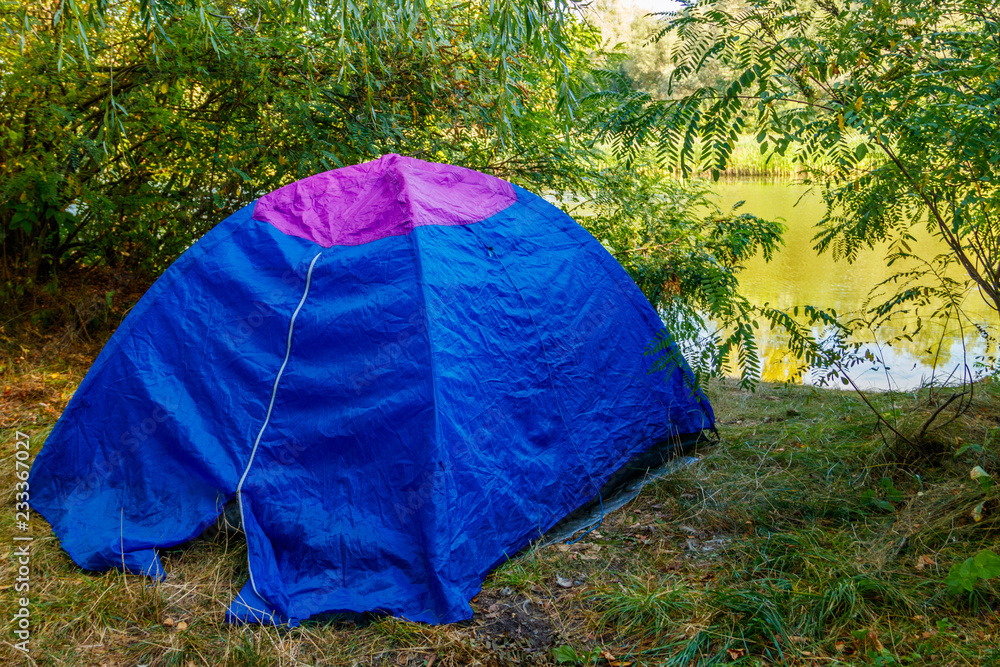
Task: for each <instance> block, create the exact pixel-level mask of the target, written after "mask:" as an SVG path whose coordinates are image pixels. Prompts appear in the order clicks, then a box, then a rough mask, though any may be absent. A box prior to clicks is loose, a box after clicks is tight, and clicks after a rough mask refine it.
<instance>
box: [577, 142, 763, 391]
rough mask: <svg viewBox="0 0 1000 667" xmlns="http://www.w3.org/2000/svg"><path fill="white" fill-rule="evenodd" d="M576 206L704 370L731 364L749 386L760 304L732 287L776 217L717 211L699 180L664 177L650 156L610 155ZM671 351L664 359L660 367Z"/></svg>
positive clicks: (756, 364) (663, 345)
mask: <svg viewBox="0 0 1000 667" xmlns="http://www.w3.org/2000/svg"><path fill="white" fill-rule="evenodd" d="M582 180H583V182H582V191H581V192H580V193H579V196H580V197H581V199H580V200H578V202H577V206H576V208H574V209H573V214H574V216H575V217H576V219H577V220H578V221H579V222H580V224H582V225H583V226H584V227H586V228H587V229H588V230H589V231H590V232H591V233H592V234H593V235H594V236H595V237H596V238H597V239H598V240H599V241H601V243H602V244H604V246H605V247H606V248H607V249H608V251H609V252H611V254H612V255H613V256H614V257H615V259H617V260H618V261H619V262H620V263H621V265H622V266H623V267H624V268H625V270H626V271H628V272H629V275H630V276H631V277H632V279H633V280H635V282H636V284H637V285H638V286H639V288H640V289H642V291H643V293H644V294H645V295H646V297H647V298H648V299H649V300H650V302H651V303H652V304H653V305H654V307H656V308H657V310H658V311H659V312H660V314H661V316H662V317H663V318H664V320H665V321H667V322H669V326H670V331H671V334H672V337H673V338H672V339H671V338H666V337H665V338H663V339H662V340H660V341H658V343H657V345H656V346H655V347H654V349H653V352H655V353H660V352H662V351H663V350H665V349H667V348H668V347H669V346H670V343H671V341H672V340H676V341H677V342H678V343H679V345H680V347H681V348H682V352H683V353H684V354H685V356H686V357H687V358H688V360H689V361H690V362H691V363H692V367H693V368H694V370H695V372H696V373H697V374H699V375H701V376H705V375H708V374H714V373H721V372H723V371H726V370H733V371H735V372H736V373H737V374H739V375H740V376H741V377H742V378H743V380H744V382H745V383H746V384H747V385H752V384H753V383H754V382H755V381H756V378H757V377H758V376H759V374H760V359H759V357H758V355H757V349H756V343H755V342H754V336H753V328H754V327H753V325H752V324H751V322H752V319H753V317H754V316H755V314H757V312H758V311H757V309H755V307H754V306H752V305H751V304H750V303H749V302H748V301H747V300H746V299H745V298H744V297H743V296H742V295H741V294H740V292H739V274H740V271H741V270H742V269H743V263H744V262H746V261H747V260H748V259H749V258H751V257H753V256H754V255H755V254H756V253H758V252H760V253H763V254H764V256H765V257H767V258H770V257H771V256H772V255H773V253H774V252H775V250H776V249H777V248H778V246H779V245H780V243H781V232H782V229H783V227H782V225H780V224H779V223H776V222H769V221H765V220H762V219H760V218H757V217H755V216H752V215H746V214H740V213H739V212H738V207H734V209H733V210H731V211H721V210H720V209H719V208H718V207H717V206H716V205H715V204H714V203H713V201H712V199H711V198H710V190H709V188H708V187H707V186H706V185H705V184H703V183H683V182H680V181H677V180H674V179H672V178H669V177H666V176H665V175H664V174H663V173H662V172H661V171H659V170H657V169H655V168H654V167H653V166H652V165H650V164H649V163H648V162H639V161H635V162H633V163H632V164H631V165H625V164H622V163H619V162H616V161H614V160H613V159H609V161H608V162H606V163H605V164H602V165H599V167H598V168H597V169H595V170H593V171H591V172H589V173H587V174H585V175H584V177H583V179H582ZM676 361H677V360H676V359H661V365H662V367H666V366H668V365H670V364H676Z"/></svg>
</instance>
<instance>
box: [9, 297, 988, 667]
mask: <svg viewBox="0 0 1000 667" xmlns="http://www.w3.org/2000/svg"><path fill="white" fill-rule="evenodd" d="M109 303H110V301H109ZM91 328H92V327H91ZM66 331H67V330H66V329H64V330H63V331H62V333H60V334H59V335H53V336H48V337H45V336H40V335H36V336H35V337H34V338H32V337H30V336H29V337H27V338H26V337H23V336H22V337H21V338H18V339H16V340H14V339H10V338H7V339H4V340H3V342H4V345H5V347H4V352H3V357H2V358H0V367H2V371H0V388H2V395H0V447H2V449H0V490H2V491H0V497H2V498H3V500H4V505H3V507H4V510H3V512H2V515H0V535H2V536H3V539H4V541H5V542H6V543H7V544H8V545H10V546H9V548H8V551H9V552H10V553H11V554H12V555H13V552H14V549H15V548H16V547H17V546H18V545H19V544H22V543H23V542H14V541H13V537H14V536H18V535H30V536H31V537H33V538H34V541H33V542H31V557H30V574H29V578H30V582H29V583H30V591H29V592H28V593H26V594H25V593H19V592H17V591H16V589H15V583H16V580H17V567H18V564H17V562H16V561H15V559H14V558H12V557H11V558H7V559H4V561H3V562H2V564H0V565H2V572H0V591H2V595H3V604H2V608H3V609H5V610H6V611H5V612H4V615H3V617H2V618H0V642H2V643H0V662H2V663H3V664H28V665H31V664H58V665H109V666H110V665H116V666H117V665H139V664H144V665H344V664H379V665H412V666H417V665H422V666H430V665H442V666H443V665H465V664H482V665H528V664H539V665H541V664H554V663H563V664H595V665H614V666H619V665H639V664H657V665H659V664H667V665H715V664H745V665H771V664H788V665H824V666H825V665H867V664H872V665H1000V648H998V647H1000V641H998V640H1000V616H998V615H997V608H998V600H1000V594H998V588H997V587H996V585H995V583H996V582H995V580H993V579H986V580H982V579H980V580H977V581H973V582H972V583H971V584H970V586H971V588H972V590H971V591H962V592H960V593H950V592H949V591H948V586H947V585H946V578H947V575H948V573H949V571H950V569H951V567H952V565H953V564H955V563H961V562H962V561H964V560H965V559H967V558H970V557H973V556H975V555H976V554H978V553H979V552H981V551H984V550H990V549H994V548H995V545H996V538H997V534H998V528H1000V516H998V515H1000V512H998V509H1000V503H998V495H1000V494H998V491H997V487H993V486H990V485H989V484H988V483H986V482H984V481H983V480H982V478H980V479H973V478H972V476H971V475H970V473H971V471H972V470H973V469H974V467H975V466H979V467H980V469H981V470H982V471H983V472H985V473H986V474H988V475H996V474H997V471H998V470H1000V468H998V461H1000V455H998V454H1000V453H998V449H1000V447H998V444H997V441H998V440H1000V438H998V435H1000V400H998V399H1000V387H998V383H996V382H991V381H987V382H983V383H980V384H978V385H977V386H976V387H975V392H974V395H973V396H972V404H971V406H969V408H968V410H967V411H966V413H965V414H964V415H963V416H962V417H961V418H959V419H958V420H956V421H954V422H952V423H951V424H949V425H947V426H945V427H944V428H943V429H938V430H935V431H932V432H930V433H928V434H924V435H923V436H921V437H919V438H917V437H916V436H915V435H913V434H914V433H915V431H918V430H919V426H920V425H921V424H922V423H923V422H924V421H925V420H926V417H927V416H929V415H930V414H932V413H933V412H934V410H936V409H937V407H939V406H940V405H942V404H943V403H944V402H945V401H946V400H947V397H948V396H949V395H950V391H951V390H937V391H935V392H931V391H928V390H924V391H922V392H917V393H913V394H896V395H873V396H869V397H868V400H869V401H871V402H872V403H873V406H874V407H875V408H876V409H877V410H878V411H879V412H880V413H881V414H883V416H884V417H886V419H887V420H888V421H889V422H890V423H891V424H893V425H895V426H896V427H897V429H898V430H899V431H900V432H901V433H902V434H903V435H909V438H910V440H911V441H912V442H908V441H905V440H900V438H898V437H897V436H894V435H892V434H891V432H889V431H888V430H887V429H886V428H884V427H883V428H881V429H878V428H876V417H875V415H874V413H873V412H872V410H871V409H870V408H869V407H868V406H867V405H866V404H865V403H864V401H862V400H861V398H860V397H859V396H857V395H856V394H854V393H850V392H843V391H836V390H822V389H814V388H811V387H802V386H791V385H762V386H760V387H759V388H758V389H757V391H756V392H745V391H741V390H739V389H738V388H737V387H735V386H734V385H732V384H731V383H728V382H713V383H710V384H709V385H708V387H707V392H708V394H709V396H710V398H711V400H712V403H713V405H714V407H715V411H716V415H717V417H718V428H719V436H720V441H719V442H718V443H716V444H714V445H712V446H709V447H706V448H704V449H703V450H702V451H700V452H699V453H698V457H699V461H698V462H697V463H696V464H694V465H692V466H690V467H688V468H685V469H683V470H681V471H679V472H677V473H675V474H674V475H672V476H671V477H670V478H668V479H667V480H665V481H661V482H658V483H655V484H652V485H650V486H648V487H647V488H646V489H645V490H644V491H643V492H642V494H641V495H640V496H639V497H638V498H637V499H636V500H635V501H633V502H632V503H630V504H629V505H626V506H625V507H624V508H622V509H621V510H619V511H617V512H615V513H613V514H611V515H609V516H607V517H606V518H605V521H604V523H603V525H601V526H600V527H599V528H598V529H597V530H595V531H593V532H591V533H590V534H588V535H587V536H586V537H585V538H583V539H582V540H581V541H579V542H577V543H575V544H573V545H571V546H569V545H565V544H559V545H555V546H551V547H545V548H535V549H532V550H529V551H527V552H526V553H524V554H521V555H520V556H518V557H517V558H515V559H513V560H511V561H510V562H508V563H507V564H505V565H504V566H502V567H500V568H499V569H498V570H497V571H495V572H494V573H493V574H491V575H490V576H489V578H488V579H487V580H486V582H485V585H484V587H483V591H482V592H481V593H480V594H479V595H478V596H477V597H476V598H475V599H474V600H473V603H472V605H473V609H474V611H475V615H474V617H473V618H472V620H470V621H467V622H463V623H457V624H452V625H447V626H441V627H432V626H426V625H419V624H414V623H409V622H406V621H402V620H398V619H394V618H389V617H379V616H361V617H354V618H344V617H331V618H326V619H318V620H313V621H309V622H307V623H305V624H304V625H303V626H302V627H300V628H296V629H292V630H288V629H276V628H261V627H234V626H230V625H226V624H225V623H224V612H225V608H226V605H227V603H228V601H229V600H230V599H231V598H232V597H233V595H234V594H235V593H236V592H237V590H238V589H239V587H240V586H241V585H242V584H243V582H244V580H245V579H246V558H245V555H246V552H245V545H244V544H243V543H242V541H241V539H240V538H239V536H238V535H236V536H233V535H229V534H226V533H225V532H221V533H219V534H218V535H216V536H214V537H213V538H211V539H207V538H205V539H199V540H196V541H195V542H193V543H191V544H188V545H186V546H185V547H183V548H180V549H173V550H169V551H167V552H165V553H164V554H163V562H164V565H165V567H166V570H167V572H168V573H169V576H168V578H167V580H166V581H165V582H163V583H161V584H159V585H155V586H154V585H150V583H149V582H148V581H146V580H144V579H142V578H141V577H136V576H131V575H128V576H124V575H122V574H119V573H117V572H109V573H94V572H84V571H82V570H80V569H79V568H78V567H76V566H75V565H74V564H73V563H72V562H71V561H70V559H69V558H68V557H67V556H66V554H65V553H63V552H62V551H61V550H60V548H59V545H58V542H57V540H56V539H55V538H54V537H53V536H52V533H51V530H50V529H49V527H48V525H47V524H46V523H45V521H44V520H43V519H41V518H40V517H38V516H37V515H32V516H31V518H30V521H29V528H28V530H27V531H23V532H22V531H19V530H18V527H17V526H16V524H15V510H16V507H15V503H16V498H15V483H16V482H17V481H18V480H17V479H16V477H15V475H16V472H17V470H18V467H17V460H16V444H15V443H16V442H17V440H18V437H17V436H16V433H17V432H18V431H19V432H21V433H23V434H26V435H27V436H28V437H29V439H30V456H31V457H33V456H34V455H35V454H36V453H37V451H38V448H39V447H41V445H42V443H43V441H44V438H45V435H46V434H47V432H48V431H49V430H50V429H51V426H52V424H53V423H54V422H55V420H56V419H57V418H58V416H59V414H60V412H61V411H62V409H63V408H64V407H65V405H66V402H67V401H68V400H69V398H70V397H71V395H72V393H73V391H74V389H75V387H76V386H77V384H78V383H79V381H80V380H81V379H82V377H83V375H84V373H85V372H86V370H87V368H88V367H89V364H90V363H91V362H92V360H93V359H94V357H95V356H96V354H97V352H98V351H99V349H100V346H101V344H102V342H103V340H104V338H105V337H106V335H107V331H104V332H103V333H100V332H97V333H93V332H91V331H90V330H88V328H87V327H85V326H76V327H71V328H69V329H68V331H69V333H67V332H66ZM954 404H955V403H954V402H953V403H952V404H951V405H952V406H953V405H954ZM949 411H950V406H949V408H948V409H947V410H946V411H945V412H944V413H942V415H943V416H947V414H948V413H949ZM941 421H942V420H941V419H939V420H938V422H937V423H941ZM883 434H887V435H886V437H884V438H883ZM890 436H891V437H890ZM29 462H30V460H29ZM21 595H28V596H30V604H29V607H28V609H29V611H30V632H31V636H30V640H29V643H28V649H29V651H28V652H27V653H23V652H20V651H18V650H16V649H15V648H14V644H15V643H16V642H17V641H18V640H17V638H16V636H15V634H14V630H15V629H16V627H15V626H16V619H14V618H13V617H12V615H13V614H14V613H15V611H16V610H17V609H18V608H19V606H18V598H19V597H20V596H21Z"/></svg>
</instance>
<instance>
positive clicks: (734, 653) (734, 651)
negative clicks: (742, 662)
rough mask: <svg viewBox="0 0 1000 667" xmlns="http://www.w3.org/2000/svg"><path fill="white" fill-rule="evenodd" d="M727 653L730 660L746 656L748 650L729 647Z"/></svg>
mask: <svg viewBox="0 0 1000 667" xmlns="http://www.w3.org/2000/svg"><path fill="white" fill-rule="evenodd" d="M726 654H727V655H728V656H729V659H730V660H734V661H735V660H739V659H740V658H742V657H743V656H745V655H746V654H747V650H746V649H745V648H727V649H726Z"/></svg>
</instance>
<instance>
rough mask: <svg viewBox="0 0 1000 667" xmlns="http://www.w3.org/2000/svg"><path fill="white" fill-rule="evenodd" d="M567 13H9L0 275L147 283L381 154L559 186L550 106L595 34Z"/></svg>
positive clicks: (438, 8) (451, 9) (229, 7)
mask: <svg viewBox="0 0 1000 667" xmlns="http://www.w3.org/2000/svg"><path fill="white" fill-rule="evenodd" d="M564 9H565V7H564V6H563V5H562V4H557V5H554V6H550V5H548V4H545V5H536V4H532V3H530V2H522V3H516V2H501V3H490V4H488V5H486V4H478V3H473V4H467V5H458V4H450V3H442V4H438V3H435V4H434V5H433V6H430V5H426V4H422V3H409V4H408V3H402V4H400V3H367V4H363V5H362V4H355V3H353V2H348V3H320V4H318V5H314V4H308V3H295V2H293V3H290V4H288V3H279V2H272V1H271V0H249V1H247V2H240V3H237V2H223V3H217V4H215V5H211V6H210V5H208V4H205V3H202V2H200V1H190V2H180V3H164V2H156V1H153V0H141V1H140V0H120V1H119V2H108V1H106V0H98V1H97V2H93V3H90V4H84V3H68V2H63V1H62V0H60V1H56V2H51V3H38V4H35V3H24V4H11V3H6V4H3V5H0V27H2V28H3V29H4V30H5V33H6V38H5V39H3V41H0V76H2V87H0V118H2V127H3V128H4V131H3V132H0V241H2V243H3V254H4V262H3V264H4V268H5V270H7V271H9V270H10V269H11V268H15V269H17V270H16V271H12V272H11V273H9V274H8V278H10V277H11V275H12V274H13V275H17V276H19V277H20V278H22V279H27V280H34V281H36V282H40V283H44V282H46V281H48V280H49V279H50V278H52V277H53V276H58V275H59V274H60V273H62V272H65V271H66V270H69V269H72V268H74V267H81V266H94V265H97V264H106V265H110V266H112V267H114V266H129V267H138V268H144V269H147V270H149V271H152V272H153V273H154V274H155V273H156V272H158V271H159V270H161V269H162V268H163V267H165V266H166V265H167V264H169V262H170V261H172V260H173V258H174V257H176V256H177V255H178V254H179V253H180V252H182V251H183V250H184V249H185V248H186V247H187V246H188V245H190V244H191V242H192V241H193V240H194V239H196V238H197V237H198V236H200V235H201V234H202V233H204V232H205V231H206V230H207V229H208V228H209V227H210V226H211V225H212V224H214V223H215V222H217V221H218V220H219V219H220V218H221V217H224V216H225V215H226V214H228V213H230V212H232V211H234V210H236V209H237V208H240V207H241V206H244V205H246V204H248V203H249V202H251V201H252V200H253V199H255V198H256V197H258V196H260V195H261V194H263V193H266V192H268V191H270V190H273V189H275V188H277V187H280V186H281V185H284V184H286V183H288V182H291V181H293V180H296V179H297V178H302V177H304V176H307V175H310V174H312V173H315V172H317V171H324V170H327V169H332V168H335V167H337V166H341V165H342V164H346V163H354V162H358V161H362V160H365V159H371V158H374V157H377V156H378V155H380V154H382V153H385V152H391V151H396V152H406V153H409V154H411V155H417V156H420V157H425V158H428V159H438V160H442V161H447V162H462V163H463V164H466V165H467V166H470V167H472V168H478V169H483V170H487V171H493V172H495V173H498V174H500V175H505V176H512V175H518V176H521V177H523V178H524V180H535V181H537V182H541V183H548V184H549V185H555V184H556V183H557V182H558V181H559V179H560V178H570V177H572V175H573V170H572V169H571V168H570V167H569V166H568V164H567V163H568V162H569V160H568V159H567V157H568V155H569V154H570V153H572V152H573V150H581V151H582V150H583V147H582V146H581V145H579V144H574V145H573V146H574V147H571V148H568V147H567V142H566V141H565V140H564V137H565V136H566V133H567V127H569V126H568V124H567V122H566V119H567V118H568V116H567V113H560V112H559V111H558V108H559V107H560V105H562V107H563V108H566V109H568V108H569V105H570V104H571V101H572V91H571V87H570V81H569V78H570V74H571V70H572V69H575V68H580V67H581V66H582V63H583V62H584V61H585V59H586V51H585V49H586V48H587V47H588V46H589V45H591V44H592V42H593V38H592V37H591V36H590V32H589V31H588V30H587V29H585V28H584V27H583V26H581V25H579V24H578V23H576V22H574V21H573V20H572V19H571V17H567V16H563V15H562V14H560V12H561V11H563V10H564ZM556 47H558V53H557V54H555V56H553V51H552V50H553V49H554V48H556ZM553 57H554V58H555V63H556V66H555V68H553V67H552V58H553ZM10 289H11V286H10V284H8V289H7V290H6V291H8V292H9V291H10Z"/></svg>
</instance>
